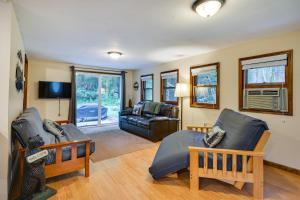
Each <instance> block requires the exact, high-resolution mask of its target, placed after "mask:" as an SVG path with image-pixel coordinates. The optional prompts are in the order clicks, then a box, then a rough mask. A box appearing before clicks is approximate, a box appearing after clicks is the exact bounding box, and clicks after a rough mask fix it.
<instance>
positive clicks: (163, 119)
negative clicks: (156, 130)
mask: <svg viewBox="0 0 300 200" xmlns="http://www.w3.org/2000/svg"><path fill="white" fill-rule="evenodd" d="M158 121H169V118H168V117H152V118H151V119H149V122H150V123H151V122H158Z"/></svg>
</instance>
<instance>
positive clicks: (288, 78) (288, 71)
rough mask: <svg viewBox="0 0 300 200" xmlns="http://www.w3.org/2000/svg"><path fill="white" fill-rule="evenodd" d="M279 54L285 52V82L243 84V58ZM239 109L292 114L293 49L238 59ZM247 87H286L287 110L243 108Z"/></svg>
mask: <svg viewBox="0 0 300 200" xmlns="http://www.w3.org/2000/svg"><path fill="white" fill-rule="evenodd" d="M281 54H287V65H286V66H285V83H281V82H280V83H278V82H277V83H258V84H244V81H245V79H246V80H247V78H245V70H243V65H242V62H243V61H245V60H251V59H257V58H264V57H269V56H276V55H281ZM246 75H247V74H246ZM238 81H239V82H238V84H239V110H240V111H244V112H255V113H264V114H276V115H289V116H292V115H293V50H286V51H279V52H273V53H267V54H261V55H256V56H250V57H244V58H240V59H239V80H238ZM249 88H287V90H288V111H287V112H282V111H273V110H266V109H253V108H243V102H244V95H243V94H244V93H243V91H244V89H249Z"/></svg>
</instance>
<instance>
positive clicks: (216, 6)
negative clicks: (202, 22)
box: [192, 0, 225, 18]
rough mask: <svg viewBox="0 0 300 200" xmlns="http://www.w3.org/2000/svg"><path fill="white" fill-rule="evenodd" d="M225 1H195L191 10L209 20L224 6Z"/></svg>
mask: <svg viewBox="0 0 300 200" xmlns="http://www.w3.org/2000/svg"><path fill="white" fill-rule="evenodd" d="M224 3H225V0H197V1H195V3H194V4H193V6H192V8H193V10H194V11H195V12H196V13H198V14H199V15H200V16H202V17H205V18H209V17H211V16H213V15H215V14H216V13H217V12H218V11H219V10H220V9H221V7H222V6H223V5H224Z"/></svg>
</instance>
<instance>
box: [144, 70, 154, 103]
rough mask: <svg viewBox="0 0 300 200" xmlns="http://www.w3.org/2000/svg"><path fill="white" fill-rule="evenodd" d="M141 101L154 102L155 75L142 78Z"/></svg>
mask: <svg viewBox="0 0 300 200" xmlns="http://www.w3.org/2000/svg"><path fill="white" fill-rule="evenodd" d="M141 101H153V74H149V75H142V76H141Z"/></svg>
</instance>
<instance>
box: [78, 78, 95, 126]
mask: <svg viewBox="0 0 300 200" xmlns="http://www.w3.org/2000/svg"><path fill="white" fill-rule="evenodd" d="M98 79H99V76H98V75H97V74H91V73H76V104H77V105H76V108H77V109H76V121H77V126H90V125H92V126H93V125H98V121H99V118H98V107H99V89H98V88H99V81H98Z"/></svg>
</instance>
